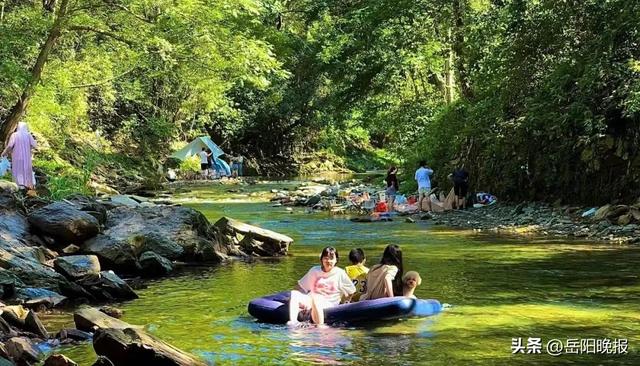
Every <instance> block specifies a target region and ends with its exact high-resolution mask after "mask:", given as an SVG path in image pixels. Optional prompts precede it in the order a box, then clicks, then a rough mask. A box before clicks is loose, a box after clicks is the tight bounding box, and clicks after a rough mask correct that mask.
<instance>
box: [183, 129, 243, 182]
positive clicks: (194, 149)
mask: <svg viewBox="0 0 640 366" xmlns="http://www.w3.org/2000/svg"><path fill="white" fill-rule="evenodd" d="M203 147H204V148H207V149H209V150H211V154H212V156H213V157H214V158H215V159H217V158H218V157H219V156H222V155H224V151H222V149H221V148H220V147H219V146H218V145H216V143H215V142H213V140H211V138H210V137H209V136H200V137H196V139H195V140H193V141H191V142H190V143H189V145H187V146H185V147H183V148H182V149H180V150H178V151H176V152H174V153H173V154H172V155H171V157H172V158H176V159H180V160H185V159H187V158H188V157H190V156H193V155H196V154H197V153H199V152H200V151H202V148H203ZM225 164H226V163H225ZM228 167H229V165H227V168H228ZM229 170H230V169H229ZM229 174H231V173H229Z"/></svg>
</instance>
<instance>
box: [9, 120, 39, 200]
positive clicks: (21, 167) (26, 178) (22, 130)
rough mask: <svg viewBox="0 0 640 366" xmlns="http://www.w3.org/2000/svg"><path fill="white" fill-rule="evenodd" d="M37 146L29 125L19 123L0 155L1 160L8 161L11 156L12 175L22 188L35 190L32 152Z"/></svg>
mask: <svg viewBox="0 0 640 366" xmlns="http://www.w3.org/2000/svg"><path fill="white" fill-rule="evenodd" d="M36 146H37V143H36V140H35V138H34V137H33V135H32V134H31V132H29V127H28V126H27V123H26V122H19V123H18V127H17V129H16V131H15V132H13V133H12V134H11V137H9V142H8V143H7V145H6V147H5V148H4V150H2V153H0V159H6V157H7V156H8V155H9V154H11V175H12V176H13V180H14V181H15V182H16V184H17V185H18V187H20V188H24V189H34V188H35V185H36V182H35V175H34V173H33V163H32V156H31V151H32V150H33V149H35V148H36Z"/></svg>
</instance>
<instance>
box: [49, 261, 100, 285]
mask: <svg viewBox="0 0 640 366" xmlns="http://www.w3.org/2000/svg"><path fill="white" fill-rule="evenodd" d="M53 265H54V268H55V269H56V271H58V272H59V273H62V274H63V275H64V276H65V277H67V278H69V279H71V280H77V279H80V278H83V277H86V276H88V275H97V274H98V273H100V262H99V261H98V257H97V256H95V255H69V256H66V257H58V258H56V259H55V261H54V262H53Z"/></svg>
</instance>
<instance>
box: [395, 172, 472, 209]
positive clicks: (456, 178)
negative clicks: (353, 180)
mask: <svg viewBox="0 0 640 366" xmlns="http://www.w3.org/2000/svg"><path fill="white" fill-rule="evenodd" d="M432 175H433V169H431V168H429V167H428V166H427V162H426V161H424V160H422V161H420V164H419V167H418V169H417V170H416V172H415V175H414V179H415V180H416V182H417V183H418V200H417V205H418V210H420V211H426V212H431V211H432V209H431V199H430V198H429V195H430V194H431V176H432ZM449 178H450V179H451V180H452V181H453V190H454V194H455V196H456V200H455V202H454V208H456V209H461V208H463V206H464V200H465V197H466V196H467V191H468V189H469V173H468V172H467V171H466V170H465V169H464V168H463V167H460V168H456V169H455V170H454V171H453V173H451V174H449ZM385 182H386V189H385V196H386V201H387V202H386V204H387V210H388V211H393V205H394V204H395V199H396V195H397V193H398V191H399V189H400V183H399V182H398V168H396V167H395V166H392V167H390V168H389V170H388V171H387V177H386V178H385Z"/></svg>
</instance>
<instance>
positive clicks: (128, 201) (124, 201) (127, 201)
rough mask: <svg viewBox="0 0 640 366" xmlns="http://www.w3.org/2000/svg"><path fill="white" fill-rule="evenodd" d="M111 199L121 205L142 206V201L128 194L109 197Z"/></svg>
mask: <svg viewBox="0 0 640 366" xmlns="http://www.w3.org/2000/svg"><path fill="white" fill-rule="evenodd" d="M109 199H110V200H111V202H113V203H114V204H116V205H120V206H127V207H138V206H140V202H138V201H136V200H134V199H132V198H130V197H128V196H124V195H117V196H111V197H110V198H109Z"/></svg>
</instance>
